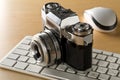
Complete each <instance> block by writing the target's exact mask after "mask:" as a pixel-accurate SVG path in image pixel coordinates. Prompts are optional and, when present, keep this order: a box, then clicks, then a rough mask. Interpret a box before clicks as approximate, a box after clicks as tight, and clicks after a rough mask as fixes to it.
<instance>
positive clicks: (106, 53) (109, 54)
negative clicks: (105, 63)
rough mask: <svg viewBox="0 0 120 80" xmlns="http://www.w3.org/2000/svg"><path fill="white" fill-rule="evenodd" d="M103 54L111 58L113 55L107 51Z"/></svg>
mask: <svg viewBox="0 0 120 80" xmlns="http://www.w3.org/2000/svg"><path fill="white" fill-rule="evenodd" d="M103 54H105V55H108V56H111V55H112V54H113V53H112V52H108V51H103Z"/></svg>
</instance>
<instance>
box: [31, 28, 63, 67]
mask: <svg viewBox="0 0 120 80" xmlns="http://www.w3.org/2000/svg"><path fill="white" fill-rule="evenodd" d="M31 52H32V54H33V56H36V57H37V62H38V63H40V65H43V66H50V65H52V64H54V63H55V62H56V60H59V59H61V51H60V46H59V43H58V40H57V39H56V37H55V36H54V35H53V33H52V32H51V31H50V30H45V31H44V32H41V33H38V34H36V35H34V36H33V39H32V42H31Z"/></svg>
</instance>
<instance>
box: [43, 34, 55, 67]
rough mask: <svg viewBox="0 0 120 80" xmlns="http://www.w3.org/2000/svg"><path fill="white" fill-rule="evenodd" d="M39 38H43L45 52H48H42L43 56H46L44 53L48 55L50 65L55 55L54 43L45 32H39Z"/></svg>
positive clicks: (53, 61)
mask: <svg viewBox="0 0 120 80" xmlns="http://www.w3.org/2000/svg"><path fill="white" fill-rule="evenodd" d="M53 36H54V35H53ZM41 38H42V39H43V41H44V44H45V45H46V48H47V52H48V54H45V53H44V57H46V56H45V55H47V56H48V57H49V62H48V65H52V64H54V63H55V60H56V56H57V55H56V54H57V53H56V51H55V47H54V44H53V42H52V40H51V38H50V37H49V35H48V34H47V33H45V32H43V33H41Z"/></svg>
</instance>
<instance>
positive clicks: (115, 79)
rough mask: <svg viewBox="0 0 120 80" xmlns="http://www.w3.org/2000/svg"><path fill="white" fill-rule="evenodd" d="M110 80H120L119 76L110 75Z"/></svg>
mask: <svg viewBox="0 0 120 80" xmlns="http://www.w3.org/2000/svg"><path fill="white" fill-rule="evenodd" d="M110 80H120V78H119V77H115V76H112V77H111V78H110Z"/></svg>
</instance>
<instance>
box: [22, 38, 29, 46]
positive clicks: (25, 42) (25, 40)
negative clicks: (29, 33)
mask: <svg viewBox="0 0 120 80" xmlns="http://www.w3.org/2000/svg"><path fill="white" fill-rule="evenodd" d="M30 42H31V40H27V39H24V40H22V44H26V45H29V44H30Z"/></svg>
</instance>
